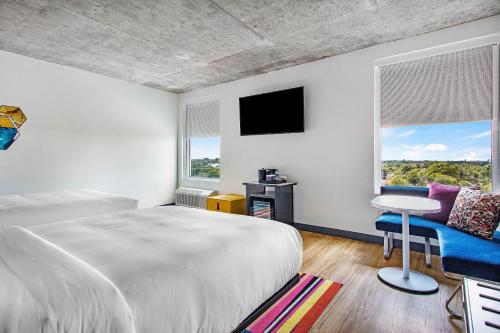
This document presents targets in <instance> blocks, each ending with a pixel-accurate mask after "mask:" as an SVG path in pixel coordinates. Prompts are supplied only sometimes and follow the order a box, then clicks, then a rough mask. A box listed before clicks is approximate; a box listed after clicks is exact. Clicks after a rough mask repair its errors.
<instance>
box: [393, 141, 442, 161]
mask: <svg viewBox="0 0 500 333" xmlns="http://www.w3.org/2000/svg"><path fill="white" fill-rule="evenodd" d="M403 148H405V149H406V151H404V152H403V153H402V155H403V156H404V157H405V158H418V157H423V156H424V155H426V154H427V155H426V156H428V154H433V153H440V152H444V151H446V150H448V146H447V145H444V144H442V143H429V144H427V145H414V146H410V145H403ZM426 158H427V157H426Z"/></svg>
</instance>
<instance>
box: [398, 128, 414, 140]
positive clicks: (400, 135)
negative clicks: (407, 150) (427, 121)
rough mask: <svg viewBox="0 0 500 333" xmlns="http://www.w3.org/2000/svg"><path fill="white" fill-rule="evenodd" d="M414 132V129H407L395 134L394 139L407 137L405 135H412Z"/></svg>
mask: <svg viewBox="0 0 500 333" xmlns="http://www.w3.org/2000/svg"><path fill="white" fill-rule="evenodd" d="M416 132H417V131H416V130H414V129H411V130H408V131H405V132H401V133H398V134H396V136H395V138H396V139H404V138H407V137H410V136H412V135H413V134H415V133H416Z"/></svg>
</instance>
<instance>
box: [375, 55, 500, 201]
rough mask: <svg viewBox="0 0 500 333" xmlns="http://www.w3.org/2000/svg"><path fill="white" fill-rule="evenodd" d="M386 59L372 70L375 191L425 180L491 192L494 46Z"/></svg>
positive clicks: (495, 115)
mask: <svg viewBox="0 0 500 333" xmlns="http://www.w3.org/2000/svg"><path fill="white" fill-rule="evenodd" d="M391 61H392V62H389V63H385V64H383V65H379V66H378V67H376V69H375V89H376V91H375V124H376V125H375V126H376V128H375V177H376V178H375V191H376V193H379V192H378V191H379V190H380V186H381V185H405V186H426V185H427V184H428V183H430V182H438V183H444V184H452V185H461V186H472V187H477V188H480V189H481V190H485V191H491V190H493V188H495V190H497V189H498V181H499V179H498V178H499V175H498V170H499V169H498V167H499V165H498V164H499V163H498V161H499V160H498V157H499V155H500V154H499V152H498V150H499V145H498V139H499V135H498V118H499V115H498V64H497V63H498V45H485V46H484V45H483V46H479V47H473V48H469V49H463V48H462V49H458V50H456V51H448V52H447V53H444V52H439V53H437V54H435V55H429V56H426V57H422V58H416V59H415V58H413V59H408V60H404V61H394V59H391ZM493 73H496V74H495V75H493ZM495 92H496V93H495Z"/></svg>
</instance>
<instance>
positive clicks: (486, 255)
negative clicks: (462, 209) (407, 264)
mask: <svg viewBox="0 0 500 333" xmlns="http://www.w3.org/2000/svg"><path fill="white" fill-rule="evenodd" d="M382 194H400V195H415V196H424V197H427V196H428V189H427V188H426V187H405V186H384V187H382ZM375 226H376V229H377V230H381V231H384V255H385V257H386V258H388V257H389V256H390V252H391V248H392V234H393V233H401V228H402V227H401V215H399V214H391V213H384V214H382V215H381V216H380V217H379V218H378V219H377V221H376V222H375ZM410 234H411V235H414V236H420V237H424V238H425V244H426V246H425V252H426V262H427V264H428V265H430V241H429V239H431V238H433V239H438V240H439V250H440V255H441V266H442V269H443V271H444V272H449V273H455V274H460V275H467V276H471V277H476V278H480V279H485V280H490V281H497V282H500V231H496V232H495V234H494V237H493V240H486V239H482V238H479V237H475V236H472V235H470V234H468V233H465V232H462V231H459V230H456V229H453V228H449V227H447V226H446V224H442V223H439V222H435V221H432V220H427V219H425V218H423V217H418V216H410Z"/></svg>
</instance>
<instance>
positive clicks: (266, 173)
mask: <svg viewBox="0 0 500 333" xmlns="http://www.w3.org/2000/svg"><path fill="white" fill-rule="evenodd" d="M282 182H283V180H282V179H281V178H280V176H279V172H278V169H264V168H262V169H259V183H267V184H278V183H282Z"/></svg>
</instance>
